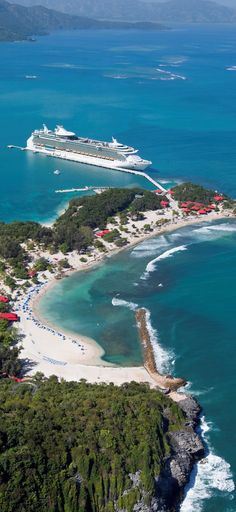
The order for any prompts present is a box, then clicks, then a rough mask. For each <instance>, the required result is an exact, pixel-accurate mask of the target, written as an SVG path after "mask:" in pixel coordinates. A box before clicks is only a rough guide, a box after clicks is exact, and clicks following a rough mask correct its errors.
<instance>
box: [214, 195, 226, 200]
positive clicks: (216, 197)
mask: <svg viewBox="0 0 236 512" xmlns="http://www.w3.org/2000/svg"><path fill="white" fill-rule="evenodd" d="M214 199H215V201H224V198H223V197H222V196H214Z"/></svg>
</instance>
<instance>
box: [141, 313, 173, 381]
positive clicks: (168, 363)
mask: <svg viewBox="0 0 236 512" xmlns="http://www.w3.org/2000/svg"><path fill="white" fill-rule="evenodd" d="M146 322H147V330H148V333H149V336H150V341H151V344H152V348H153V352H154V356H155V361H156V365H157V369H158V371H159V372H160V373H169V372H170V369H171V371H173V365H174V354H173V352H170V351H168V350H165V349H164V348H163V347H162V346H161V344H160V342H159V339H158V332H157V330H156V329H154V327H152V324H151V313H150V311H149V310H148V309H146Z"/></svg>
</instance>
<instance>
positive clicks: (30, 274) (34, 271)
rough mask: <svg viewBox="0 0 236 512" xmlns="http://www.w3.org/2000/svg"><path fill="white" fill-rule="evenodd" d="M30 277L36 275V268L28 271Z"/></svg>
mask: <svg viewBox="0 0 236 512" xmlns="http://www.w3.org/2000/svg"><path fill="white" fill-rule="evenodd" d="M27 274H28V276H29V277H35V276H36V275H37V272H36V270H28V272H27Z"/></svg>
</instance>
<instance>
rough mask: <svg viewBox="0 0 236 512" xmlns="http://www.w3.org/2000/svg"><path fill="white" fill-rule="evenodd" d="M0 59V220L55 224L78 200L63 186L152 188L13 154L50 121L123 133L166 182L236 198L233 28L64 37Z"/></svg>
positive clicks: (15, 49) (4, 48) (0, 49)
mask: <svg viewBox="0 0 236 512" xmlns="http://www.w3.org/2000/svg"><path fill="white" fill-rule="evenodd" d="M0 58H1V75H0V109H1V117H0V131H1V140H0V145H1V150H0V172H1V178H2V179H1V190H0V218H2V219H4V220H12V219H16V218H17V219H26V218H31V219H32V218H34V219H36V220H43V221H46V220H48V219H51V218H52V217H55V216H56V214H57V212H58V211H59V210H60V209H61V208H62V207H63V205H64V204H65V201H66V200H68V197H69V196H68V195H67V196H64V195H61V194H55V189H57V188H71V187H80V186H83V185H90V184H91V185H92V184H96V185H97V184H98V185H99V184H100V185H106V184H107V185H113V186H118V185H122V186H130V185H133V184H141V183H143V180H142V178H135V179H134V178H133V177H131V176H127V175H124V174H119V173H117V172H111V171H106V170H101V169H96V168H89V167H87V166H85V167H84V166H78V165H77V164H75V163H68V162H63V161H61V160H54V161H53V160H51V159H48V158H47V157H45V156H42V155H41V156H39V155H31V154H28V153H24V152H20V151H16V150H8V149H6V145H7V144H17V145H23V146H24V145H25V142H26V139H27V137H28V136H29V135H30V134H31V132H32V130H33V129H34V128H37V127H40V126H41V125H42V123H43V122H45V123H46V124H48V125H49V127H54V125H55V124H56V123H63V124H64V125H65V126H66V127H67V128H69V129H72V130H75V131H77V132H79V133H81V134H84V135H87V136H91V137H99V138H104V139H110V138H111V136H112V135H114V136H116V137H117V138H118V139H120V140H121V141H124V142H125V143H128V144H132V145H134V146H136V147H138V148H139V149H140V153H141V155H143V156H144V157H145V158H148V159H150V160H152V161H153V168H152V171H151V172H152V173H153V175H154V176H156V177H158V178H163V179H164V180H170V181H172V180H179V179H192V180H197V181H202V182H204V183H205V184H207V185H210V186H213V187H217V188H223V189H224V191H225V192H233V193H236V180H235V156H236V155H235V153H236V149H235V132H236V124H235V113H236V72H233V71H227V69H226V68H228V67H230V66H233V65H236V34H235V30H234V27H227V28H225V27H217V28H216V27H213V28H209V27H207V28H204V27H196V28H195V27H193V28H192V27H191V29H188V28H187V29H186V28H179V29H178V30H177V29H175V30H172V31H167V32H160V33H158V32H157V33H155V32H150V33H145V32H109V31H106V32H103V31H101V32H90V31H85V32H73V33H59V34H54V35H51V36H48V37H43V38H41V39H39V40H38V41H37V42H36V43H26V42H20V43H15V44H10V43H1V45H0ZM157 68H158V69H159V70H161V71H162V72H161V71H157ZM163 71H164V73H163ZM166 72H167V73H171V75H169V74H166ZM26 75H35V76H37V79H35V80H29V79H26V78H25V76H26ZM174 75H179V76H181V77H186V78H187V80H182V79H180V78H178V77H176V76H174ZM168 78H173V80H167V79H168ZM174 78H175V79H174ZM58 167H59V168H60V169H61V170H62V173H61V175H60V176H55V175H54V174H53V170H55V169H56V168H58Z"/></svg>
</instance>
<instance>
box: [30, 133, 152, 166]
mask: <svg viewBox="0 0 236 512" xmlns="http://www.w3.org/2000/svg"><path fill="white" fill-rule="evenodd" d="M26 149H27V150H28V151H32V152H33V153H42V154H44V155H46V156H48V157H54V158H61V159H63V160H69V161H72V162H78V163H81V164H87V165H93V166H96V167H103V168H106V169H113V170H118V171H129V170H130V171H133V172H134V171H139V172H140V171H145V169H147V167H149V166H150V165H151V163H152V162H150V161H149V160H143V159H141V158H139V159H135V158H133V157H130V156H128V157H127V158H126V159H124V160H112V159H107V158H102V157H97V156H92V155H88V154H87V155H86V154H83V153H78V152H73V151H63V150H60V149H56V148H53V149H49V148H46V147H43V146H38V145H35V144H34V142H33V136H32V135H31V137H29V139H28V140H27V146H26Z"/></svg>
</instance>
